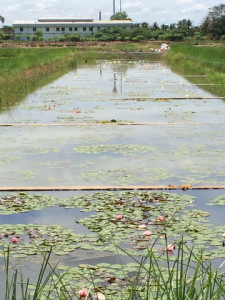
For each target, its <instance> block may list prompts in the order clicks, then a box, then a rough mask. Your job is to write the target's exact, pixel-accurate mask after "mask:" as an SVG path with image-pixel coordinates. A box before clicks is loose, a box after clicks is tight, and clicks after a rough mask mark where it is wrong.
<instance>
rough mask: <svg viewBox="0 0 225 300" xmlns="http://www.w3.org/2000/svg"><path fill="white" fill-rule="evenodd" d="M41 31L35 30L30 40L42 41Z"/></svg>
mask: <svg viewBox="0 0 225 300" xmlns="http://www.w3.org/2000/svg"><path fill="white" fill-rule="evenodd" d="M43 39H44V38H43V32H42V31H36V32H35V34H34V35H33V36H32V41H38V42H40V41H43Z"/></svg>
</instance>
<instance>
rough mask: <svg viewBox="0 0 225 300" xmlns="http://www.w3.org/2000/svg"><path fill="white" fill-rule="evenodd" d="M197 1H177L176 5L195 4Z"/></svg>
mask: <svg viewBox="0 0 225 300" xmlns="http://www.w3.org/2000/svg"><path fill="white" fill-rule="evenodd" d="M194 1H195V0H177V1H176V2H175V3H176V4H189V3H192V2H194Z"/></svg>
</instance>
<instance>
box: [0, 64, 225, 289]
mask: <svg viewBox="0 0 225 300" xmlns="http://www.w3.org/2000/svg"><path fill="white" fill-rule="evenodd" d="M190 75H191V74H190ZM201 87H202V85H201ZM224 113H225V102H224V101H223V100H221V99H218V98H216V97H214V96H213V94H210V93H208V92H206V91H204V90H203V89H202V88H200V87H199V86H198V85H197V84H196V85H194V84H192V83H190V82H189V81H188V80H186V79H184V78H182V77H181V76H179V75H177V74H175V73H173V72H172V71H171V70H170V69H169V68H168V67H167V66H166V65H164V63H163V62H149V61H148V62H145V61H125V60H120V61H99V62H97V63H96V64H95V65H91V66H90V65H84V66H81V67H79V68H78V69H77V70H74V71H71V72H69V73H68V74H66V75H64V76H62V77H61V78H59V79H58V80H56V81H54V82H53V83H50V84H48V85H47V86H44V87H43V88H41V89H39V90H37V91H36V92H34V93H33V94H31V95H29V96H27V97H26V99H24V101H22V102H21V103H20V104H18V106H17V107H13V108H12V109H11V110H10V111H7V112H4V113H2V114H1V115H0V124H1V131H0V138H1V141H4V142H2V143H1V144H0V154H1V158H0V182H1V189H2V190H5V192H2V194H1V199H0V232H2V234H3V238H2V243H3V245H7V244H8V243H9V242H10V238H11V237H13V236H17V237H18V243H15V244H12V245H11V248H12V249H11V254H12V260H13V263H14V264H16V263H17V260H18V258H23V260H24V266H25V273H26V274H28V276H32V272H31V269H32V268H33V270H36V261H40V258H39V259H38V258H37V254H38V250H37V249H42V250H43V251H44V249H45V250H46V247H49V246H53V250H52V252H53V253H52V260H53V262H54V261H57V259H58V258H60V264H61V265H60V267H61V269H62V270H65V269H66V268H67V266H71V267H73V268H75V269H74V270H72V271H71V274H72V275H71V274H70V276H74V272H77V269H76V268H79V266H80V265H81V267H80V268H81V269H82V272H86V271H87V270H86V271H84V269H85V265H86V264H95V265H96V264H97V265H98V266H99V267H96V268H97V270H98V272H97V273H98V274H101V275H102V274H104V273H105V272H106V270H105V269H104V268H106V269H111V271H113V268H114V273H115V270H117V271H118V265H119V264H120V263H123V264H124V265H128V266H130V267H129V268H128V269H127V270H125V271H126V272H128V273H127V274H129V272H133V271H134V270H135V268H136V267H137V266H135V265H132V263H134V260H133V259H132V258H131V257H129V256H126V255H124V254H125V253H124V252H123V251H122V250H121V249H125V251H127V253H129V255H131V256H132V257H134V258H135V259H137V260H139V259H140V256H141V255H145V253H146V249H147V248H148V247H151V246H153V244H154V240H156V239H157V237H158V236H159V243H157V246H156V252H157V251H158V252H161V253H162V252H163V249H164V248H165V238H164V237H162V236H160V233H161V232H162V231H163V232H164V230H166V233H167V236H168V241H169V242H172V243H174V242H175V241H178V240H179V239H180V237H181V236H182V235H184V236H185V239H186V242H187V244H188V245H191V244H192V243H193V242H194V241H195V244H197V248H196V251H197V252H196V253H198V251H199V249H200V247H204V248H205V250H206V257H207V258H208V259H209V258H210V259H215V258H219V261H220V259H222V258H224V254H223V252H224V248H223V238H222V235H223V232H225V226H224V222H223V215H224V205H225V192H224V191H223V190H205V191H204V190H201V191H200V190H189V191H176V192H166V191H164V192H161V191H152V192H149V191H136V190H133V191H110V188H113V187H121V190H123V188H125V189H126V187H127V186H161V185H166V186H168V185H171V186H173V185H176V186H179V185H181V186H183V185H185V186H186V185H191V186H193V187H199V186H209V187H211V188H213V187H217V186H224V185H225V163H224V162H225V119H224ZM98 186H101V187H109V191H105V192H104V191H100V192H93V191H91V189H92V188H95V187H98ZM41 187H42V188H43V189H49V191H48V192H41V193H40V194H38V195H37V194H36V193H35V192H30V193H28V194H27V193H21V192H18V193H17V194H15V196H13V194H12V193H10V192H7V190H11V189H17V190H18V191H19V190H22V189H26V188H29V189H31V190H32V188H33V189H34V190H35V189H36V188H38V189H41ZM65 187H77V188H78V189H79V188H80V189H82V188H87V189H90V191H87V192H84V191H83V192H82V191H80V192H74V191H69V192H65V191H62V192H54V191H52V192H51V191H50V190H54V189H63V188H65ZM213 199H214V200H213ZM118 216H121V219H120V217H118ZM159 216H163V218H164V220H163V222H161V221H159V220H158V217H159ZM168 224H169V225H168ZM143 225H144V226H143ZM177 225H178V226H177ZM165 226H166V229H165ZM143 229H144V230H143ZM146 229H147V231H150V230H151V238H150V237H148V236H145V235H144V236H143V234H144V232H145V231H146ZM203 233H204V234H203ZM115 245H116V248H115ZM118 253H120V254H121V255H122V258H121V257H120V256H118ZM175 256H176V252H175V254H174V257H175ZM31 261H32V268H31V265H30V262H31ZM217 264H218V263H217ZM82 266H83V267H82ZM113 266H114V267H113ZM114 273H113V274H114ZM95 276H96V277H98V275H97V274H95ZM76 279H77V280H78V281H79V280H81V279H82V278H81V277H79V276H78V277H76ZM69 280H71V278H70V279H69ZM99 280H100V279H99ZM101 280H102V279H101ZM101 280H100V281H101ZM113 283H115V282H114V281H113ZM83 284H84V283H83ZM120 284H121V282H119V285H120ZM77 286H79V284H78V283H77ZM117 288H118V285H116V284H115V289H117Z"/></svg>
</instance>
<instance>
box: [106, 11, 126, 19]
mask: <svg viewBox="0 0 225 300" xmlns="http://www.w3.org/2000/svg"><path fill="white" fill-rule="evenodd" d="M110 20H131V18H129V17H128V15H127V13H126V12H125V11H121V12H117V13H116V14H115V15H114V16H111V17H110Z"/></svg>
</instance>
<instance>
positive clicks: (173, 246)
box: [166, 244, 175, 252]
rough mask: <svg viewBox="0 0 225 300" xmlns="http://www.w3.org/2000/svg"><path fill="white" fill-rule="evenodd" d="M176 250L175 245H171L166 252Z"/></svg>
mask: <svg viewBox="0 0 225 300" xmlns="http://www.w3.org/2000/svg"><path fill="white" fill-rule="evenodd" d="M174 249H175V245H173V244H170V245H168V246H167V248H166V251H168V252H172V251H173V250H174Z"/></svg>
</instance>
